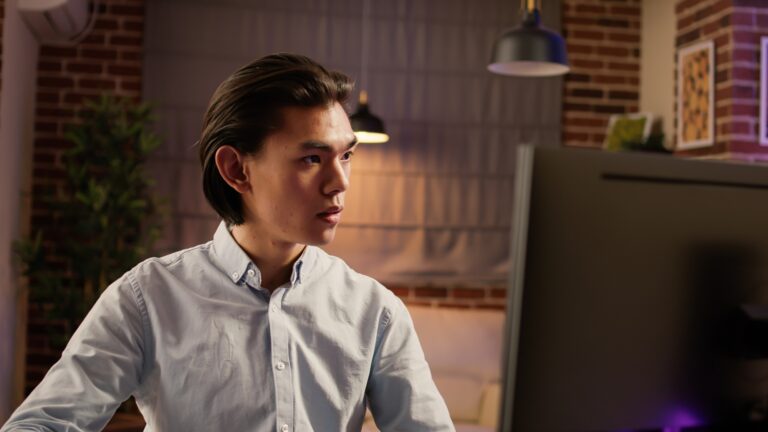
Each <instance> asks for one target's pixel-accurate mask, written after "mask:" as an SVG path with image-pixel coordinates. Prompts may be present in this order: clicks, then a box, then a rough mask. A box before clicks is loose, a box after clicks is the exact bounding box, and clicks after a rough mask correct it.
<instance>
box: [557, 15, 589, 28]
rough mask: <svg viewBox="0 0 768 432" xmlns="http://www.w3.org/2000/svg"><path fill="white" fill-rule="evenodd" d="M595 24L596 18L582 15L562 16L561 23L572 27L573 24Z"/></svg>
mask: <svg viewBox="0 0 768 432" xmlns="http://www.w3.org/2000/svg"><path fill="white" fill-rule="evenodd" d="M595 24H597V19H595V18H589V17H583V16H566V17H565V18H563V25H564V26H566V27H573V26H574V25H585V26H591V25H595Z"/></svg>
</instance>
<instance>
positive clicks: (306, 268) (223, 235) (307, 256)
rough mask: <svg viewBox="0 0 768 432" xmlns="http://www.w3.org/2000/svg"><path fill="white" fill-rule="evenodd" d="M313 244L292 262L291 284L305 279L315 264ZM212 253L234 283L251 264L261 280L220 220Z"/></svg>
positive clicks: (241, 277)
mask: <svg viewBox="0 0 768 432" xmlns="http://www.w3.org/2000/svg"><path fill="white" fill-rule="evenodd" d="M315 249H316V248H315V247H314V246H309V245H308V246H306V247H305V248H304V251H303V252H302V253H301V255H300V256H299V259H297V260H296V262H295V263H294V264H293V271H292V272H291V279H290V281H291V285H295V284H296V283H301V282H303V281H305V280H306V278H307V275H308V274H309V272H310V271H311V270H312V268H313V267H314V266H315V261H316V260H317V250H315ZM213 255H214V261H215V262H216V264H217V266H218V267H219V268H220V269H221V270H222V271H223V272H224V273H225V274H226V275H227V277H229V279H230V280H231V281H232V282H234V283H240V281H242V280H243V278H244V277H245V276H246V274H247V271H248V268H249V267H250V266H252V268H254V269H255V270H256V273H257V274H258V280H259V281H261V275H260V274H259V273H260V272H259V269H258V268H257V267H256V265H255V264H253V262H252V261H251V258H250V257H249V256H248V254H246V253H245V251H243V249H241V248H240V245H238V244H237V242H236V241H235V239H234V238H233V237H232V233H231V232H230V231H229V227H228V226H227V224H226V223H225V222H224V221H222V222H221V223H220V224H219V227H218V228H217V229H216V233H215V234H214V235H213Z"/></svg>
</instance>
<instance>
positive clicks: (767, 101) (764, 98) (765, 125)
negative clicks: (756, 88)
mask: <svg viewBox="0 0 768 432" xmlns="http://www.w3.org/2000/svg"><path fill="white" fill-rule="evenodd" d="M758 124H759V127H758V130H759V134H760V140H759V141H760V145H762V146H768V36H763V37H761V38H760V118H759V120H758Z"/></svg>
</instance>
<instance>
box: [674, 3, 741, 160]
mask: <svg viewBox="0 0 768 432" xmlns="http://www.w3.org/2000/svg"><path fill="white" fill-rule="evenodd" d="M732 12H733V1H732V0H682V1H678V2H677V4H676V5H675V14H676V15H677V16H676V19H677V33H676V40H675V46H676V48H677V50H679V49H680V48H684V47H686V46H689V45H693V44H696V43H698V42H702V41H707V40H713V41H714V43H715V145H714V146H712V147H703V148H698V149H690V150H685V151H678V154H680V155H685V156H701V155H710V154H721V153H725V152H726V151H727V141H728V137H729V135H730V134H731V131H735V129H734V128H733V125H731V124H730V123H729V122H730V119H729V118H728V117H729V115H728V113H730V111H731V102H730V99H731V95H732V93H733V92H734V88H733V85H732V82H731V76H730V72H729V70H730V68H731V65H732V57H733V43H732V41H733V40H732V33H733V31H732V29H731V25H730V24H731V15H732ZM678 67H679V65H678V64H677V58H675V131H677V130H678V127H679V124H680V119H679V118H677V86H679V85H680V83H679V82H678V76H677V74H678ZM740 91H743V90H740ZM750 92H751V91H750ZM743 127H745V125H738V128H743ZM674 142H675V143H677V133H676V134H675V137H674Z"/></svg>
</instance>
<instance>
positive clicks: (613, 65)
mask: <svg viewBox="0 0 768 432" xmlns="http://www.w3.org/2000/svg"><path fill="white" fill-rule="evenodd" d="M608 69H611V70H617V71H631V72H639V71H640V63H620V62H610V63H608Z"/></svg>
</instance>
